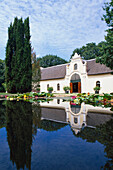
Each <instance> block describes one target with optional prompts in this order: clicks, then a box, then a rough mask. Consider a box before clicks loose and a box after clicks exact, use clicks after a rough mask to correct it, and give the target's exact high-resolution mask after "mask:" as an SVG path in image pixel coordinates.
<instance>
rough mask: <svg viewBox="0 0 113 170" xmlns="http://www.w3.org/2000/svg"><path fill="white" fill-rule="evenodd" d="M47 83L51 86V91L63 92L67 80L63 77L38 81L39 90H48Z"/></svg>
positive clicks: (67, 83)
mask: <svg viewBox="0 0 113 170" xmlns="http://www.w3.org/2000/svg"><path fill="white" fill-rule="evenodd" d="M58 83H59V84H60V90H57V84H58ZM47 84H49V87H53V93H65V92H64V90H63V87H64V86H69V85H70V84H69V81H68V80H66V79H65V78H64V79H56V80H43V81H40V87H41V88H40V89H41V92H48V91H47Z"/></svg>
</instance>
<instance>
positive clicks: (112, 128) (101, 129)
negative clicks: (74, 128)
mask: <svg viewBox="0 0 113 170" xmlns="http://www.w3.org/2000/svg"><path fill="white" fill-rule="evenodd" d="M111 118H112V117H111ZM76 137H81V138H82V139H85V140H86V141H87V142H92V143H93V142H96V141H98V142H100V143H101V144H103V145H104V148H105V149H104V152H105V153H106V157H107V158H108V159H109V160H107V162H106V164H105V165H104V166H103V167H102V169H113V119H111V120H110V121H108V122H106V123H105V124H101V125H100V126H97V127H96V128H95V129H92V128H87V127H85V128H84V129H82V130H81V132H79V133H78V134H77V135H76Z"/></svg>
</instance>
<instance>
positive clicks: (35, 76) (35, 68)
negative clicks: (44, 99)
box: [31, 50, 41, 91]
mask: <svg viewBox="0 0 113 170" xmlns="http://www.w3.org/2000/svg"><path fill="white" fill-rule="evenodd" d="M31 60H32V83H33V85H32V90H33V91H37V90H39V91H40V88H39V87H40V85H39V84H40V79H41V70H40V64H39V61H37V58H36V53H35V52H33V50H32V53H31Z"/></svg>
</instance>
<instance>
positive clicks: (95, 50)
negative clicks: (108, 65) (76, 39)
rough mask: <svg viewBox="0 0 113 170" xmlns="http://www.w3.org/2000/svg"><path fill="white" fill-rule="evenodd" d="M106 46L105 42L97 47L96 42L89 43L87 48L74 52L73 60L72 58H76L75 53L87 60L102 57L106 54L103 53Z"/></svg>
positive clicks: (83, 47)
mask: <svg viewBox="0 0 113 170" xmlns="http://www.w3.org/2000/svg"><path fill="white" fill-rule="evenodd" d="M104 45H105V42H104V41H102V42H100V43H99V44H97V45H96V43H94V42H92V43H88V44H86V45H85V46H82V47H81V48H76V49H75V50H74V51H73V53H72V55H71V58H72V56H74V54H75V53H77V54H79V55H80V56H81V57H82V58H83V59H85V60H89V59H93V58H96V57H101V55H103V53H104V51H103V46H104Z"/></svg>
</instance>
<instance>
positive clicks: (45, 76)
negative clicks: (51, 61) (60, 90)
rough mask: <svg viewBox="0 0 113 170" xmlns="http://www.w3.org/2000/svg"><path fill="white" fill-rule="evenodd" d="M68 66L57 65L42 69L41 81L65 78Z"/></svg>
mask: <svg viewBox="0 0 113 170" xmlns="http://www.w3.org/2000/svg"><path fill="white" fill-rule="evenodd" d="M66 65H67V64H62V65H57V66H52V67H47V68H42V69H41V80H50V79H59V78H64V77H65V75H66Z"/></svg>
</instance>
